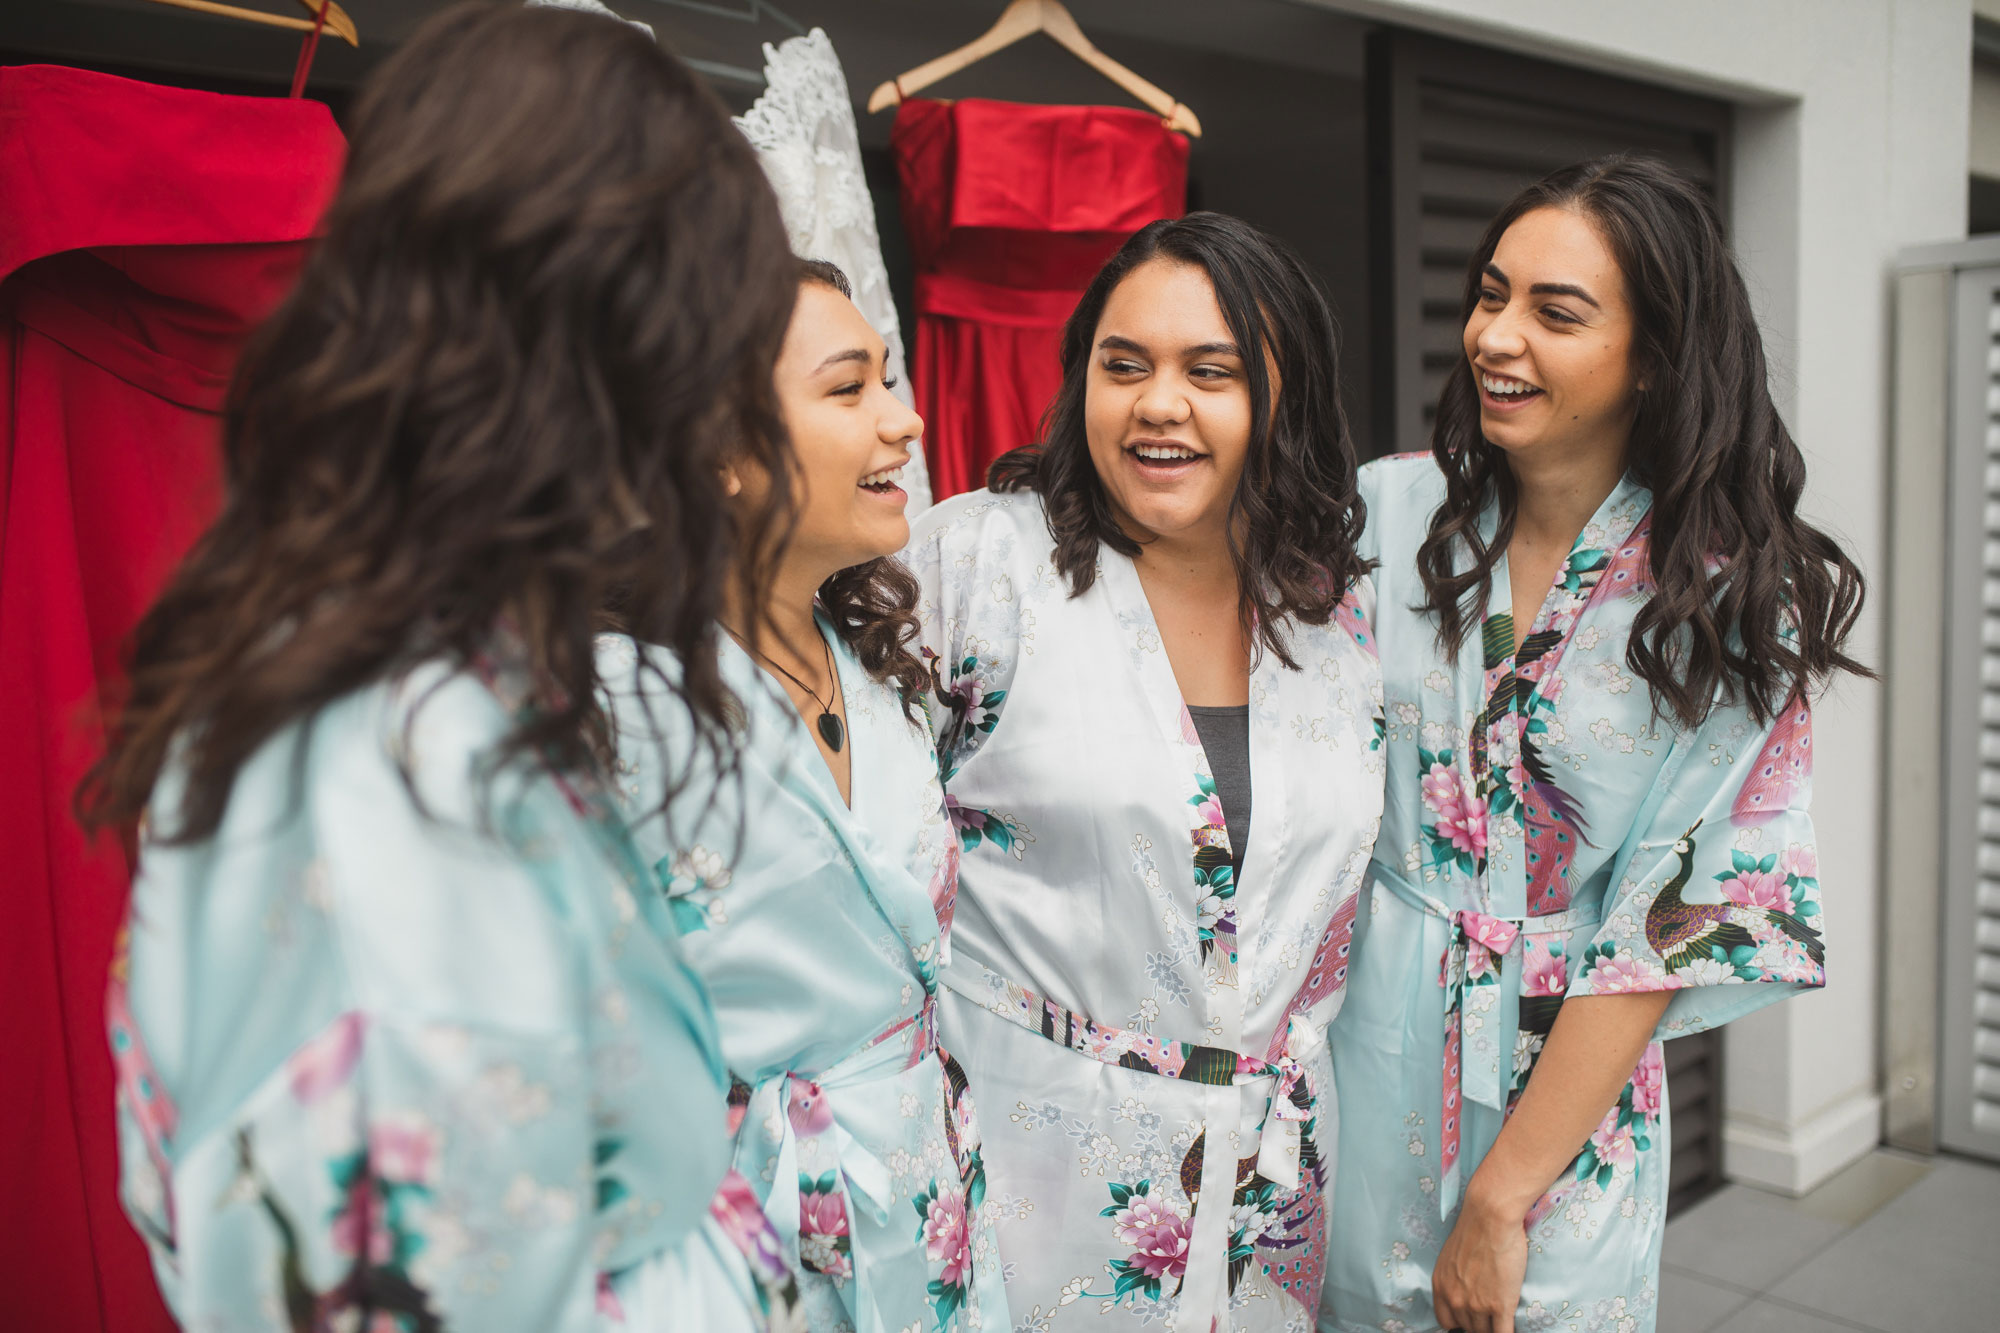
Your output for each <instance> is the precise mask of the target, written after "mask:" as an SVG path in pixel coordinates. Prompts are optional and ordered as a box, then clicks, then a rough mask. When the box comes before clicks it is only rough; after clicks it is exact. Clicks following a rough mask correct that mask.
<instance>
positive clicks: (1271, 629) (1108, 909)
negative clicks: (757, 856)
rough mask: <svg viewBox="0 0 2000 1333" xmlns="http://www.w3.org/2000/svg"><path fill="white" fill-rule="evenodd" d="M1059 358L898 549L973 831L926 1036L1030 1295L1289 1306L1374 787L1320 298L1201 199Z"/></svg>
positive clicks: (1320, 1150) (1151, 1305)
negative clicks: (1006, 447) (959, 1084)
mask: <svg viewBox="0 0 2000 1333" xmlns="http://www.w3.org/2000/svg"><path fill="white" fill-rule="evenodd" d="M1062 366H1063V383H1062V388H1061V391H1060V392H1059V394H1058V395H1057V398H1056V401H1055V404H1054V406H1053V407H1052V408H1051V410H1050V414H1049V417H1048V420H1047V423H1046V429H1045V432H1044V438H1043V442H1042V444H1041V445H1039V446H1038V447H1036V448H1034V449H1030V450H1025V451H1017V452H1016V453H1014V454H1010V455H1007V456H1005V457H1003V458H1002V459H1000V460H999V462H997V463H996V464H995V466H994V469H993V475H992V488H991V490H989V491H977V492H974V493H972V494H970V495H962V496H957V497H954V498H953V499H951V500H947V501H945V502H944V503H943V504H941V505H939V506H938V507H937V508H935V509H932V510H931V511H929V512H928V513H926V514H925V515H924V516H923V517H922V518H921V519H920V520H919V521H918V524H917V530H916V533H915V537H914V540H913V542H912V546H911V553H910V556H909V559H910V562H911V564H912V566H913V567H914V569H915V570H916V571H917V574H918V577H919V579H920V580H921V582H922V584H923V600H922V602H921V604H920V606H919V608H918V609H919V615H920V617H921V619H922V622H923V635H924V644H925V647H926V649H927V650H928V651H930V652H931V653H933V654H935V655H936V660H937V665H938V669H939V676H940V682H939V686H940V688H939V691H938V694H937V697H936V700H935V703H934V706H933V708H932V714H933V718H934V719H935V721H936V723H937V727H938V756H939V761H940V764H941V766H942V771H943V776H944V781H945V788H946V792H947V796H946V805H947V808H948V810H949V812H950V816H951V819H952V822H953V824H954V825H955V826H956V828H957V830H958V835H959V839H960V843H961V845H962V847H963V848H964V862H963V867H962V879H961V884H960V888H961V890H962V892H961V895H960V903H961V908H960V911H959V914H958V921H959V925H958V928H957V932H956V934H955V935H954V937H953V950H954V952H953V956H952V958H951V960H950V963H949V965H948V966H947V967H946V968H945V969H944V972H943V975H942V978H941V980H942V983H943V986H944V993H943V995H942V997H941V1001H940V1005H939V1013H940V1018H941V1022H942V1027H943V1031H944V1034H945V1042H946V1044H947V1045H948V1046H950V1047H951V1049H952V1050H953V1052H954V1053H955V1054H956V1055H957V1056H958V1057H959V1059H960V1060H961V1061H963V1062H964V1065H965V1068H966V1071H967V1073H968V1075H969V1076H970V1078H971V1080H972V1086H973V1088H974V1089H975V1090H976V1091H977V1094H978V1096H979V1097H980V1099H981V1105H982V1106H985V1107H988V1108H995V1109H999V1110H1002V1111H1004V1112H1006V1113H1005V1114H1002V1115H993V1116H990V1117H989V1120H988V1122H987V1133H988V1136H989V1137H988V1139H987V1145H986V1162H987V1170H988V1171H989V1173H990V1175H991V1178H992V1182H993V1193H994V1194H995V1196H996V1197H997V1198H1000V1199H1004V1200H1010V1201H1012V1206H1011V1207H1010V1208H1009V1210H1008V1211H1007V1212H1005V1213H1003V1214H1001V1216H1000V1217H999V1219H998V1221H999V1233H998V1234H999V1241H1000V1253H1001V1257H1002V1259H1003V1260H1004V1261H1005V1262H1006V1264H1007V1265H1008V1268H1009V1271H1010V1273H1011V1277H1010V1280H1009V1284H1008V1300H1009V1303H1010V1305H1011V1306H1012V1307H1013V1308H1014V1310H1016V1311H1017V1312H1018V1313H1019V1315H1020V1316H1021V1317H1022V1318H1024V1319H1026V1320H1027V1321H1029V1322H1030V1323H1034V1322H1036V1321H1038V1320H1045V1319H1046V1318H1047V1317H1048V1316H1049V1315H1050V1314H1052V1313H1053V1312H1054V1311H1055V1310H1056V1309H1057V1308H1058V1307H1059V1306H1066V1305H1073V1304H1078V1303H1080V1302H1087V1303H1088V1305H1087V1306H1085V1307H1083V1308H1080V1309H1079V1310H1078V1311H1077V1314H1078V1315H1079V1316H1081V1315H1082V1314H1083V1313H1084V1309H1088V1310H1089V1312H1090V1313H1091V1314H1092V1315H1094V1316H1095V1318H1096V1321H1097V1322H1098V1323H1102V1324H1115V1325H1121V1326H1140V1325H1147V1324H1154V1323H1157V1322H1158V1321H1160V1320H1162V1319H1165V1320H1167V1321H1169V1326H1171V1327H1175V1328H1190V1329H1208V1328H1210V1327H1212V1326H1215V1327H1229V1328H1236V1329H1254V1330H1263V1329H1270V1330H1277V1329H1287V1328H1294V1327H1297V1326H1298V1325H1299V1324H1300V1323H1301V1322H1302V1321H1304V1320H1305V1319H1306V1318H1308V1317H1309V1314H1310V1312H1311V1311H1312V1310H1313V1309H1314V1308H1315V1306H1316V1304H1317V1301H1318V1295H1319V1288H1320V1276H1321V1273H1322V1271H1323V1269H1324V1262H1325V1254H1326V1227H1325V1212H1326V1207H1327V1191H1328V1190H1329V1189H1330V1188H1331V1185H1332V1179H1331V1172H1330V1169H1329V1156H1330V1149H1331V1141H1330V1137H1329V1130H1330V1126H1327V1125H1326V1123H1325V1122H1323V1121H1322V1120H1321V1119H1320V1114H1321V1110H1322V1108H1323V1107H1325V1106H1327V1105H1328V1101H1327V1099H1328V1097H1329V1095H1330V1091H1331V1078H1332V1074H1331V1070H1330V1068H1329V1067H1328V1063H1327V1059H1326V1050H1325V1044H1324V1041H1323V1039H1322V1036H1321V1034H1322V1032H1323V1030H1324V1027H1325V1024H1326V1022H1327V1020H1328V1019H1329V1018H1330V1017H1331V1016H1332V1014H1333V1012H1334V1011H1335V1010H1337V1009H1338V1008H1339V1006H1340V1003H1341V1000H1342V995H1343V990H1342V983H1343V981H1344V979H1345V977H1346V971H1347V948H1348V937H1349V934H1350V932H1351V930H1352V928H1353V924H1354V908H1355V902H1356V894H1357V892H1358V890H1359V887H1360V871H1361V868H1362V867H1363V866H1364V865H1365V864H1366V862H1367V859H1368V852H1369V847H1370V845H1371V843H1372V842H1373V839H1374V830H1375V817H1376V814H1377V812H1378V810H1379V808H1380V804H1379V803H1380V801H1381V777H1380V768H1379V761H1378V759H1377V757H1376V754H1375V751H1374V742H1375V737H1376V729H1377V724H1378V717H1377V706H1378V697H1377V691H1378V683H1379V682H1378V675H1377V671H1376V666H1375V661H1374V658H1373V648H1372V643H1373V637H1372V634H1371V632H1370V630H1369V628H1368V616H1369V611H1370V606H1371V598H1372V593H1371V587H1370V582H1369V579H1368V577H1367V575H1366V573H1365V568H1364V566H1363V564H1362V562H1361V561H1360V560H1359V559H1358V558H1357V557H1356V555H1355V551H1354V542H1355V539H1356V534H1357V532H1358V529H1359V526H1360V522H1361V515H1362V511H1361V506H1360V504H1359V502H1358V499H1357V496H1356V494H1355V489H1354V455H1353V450H1352V445H1351V442H1350V440H1349V438H1348V434H1347V428H1346V424H1345V421H1344V419H1343V417H1342V414H1341V410H1340V404H1339V401H1338V399H1337V398H1336V397H1335V385H1336V384H1337V383H1338V375H1337V369H1338V365H1337V352H1336V347H1335V341H1334V329H1333V320H1332V316H1331V314H1330V312H1329V311H1328V309H1327V305H1326V302H1325V300H1324V298H1323V297H1322V296H1321V295H1320V293H1319V292H1318V290H1317V289H1316V287H1315V286H1314V284H1313V282H1312V280H1311V278H1310V277H1309V276H1308V275H1307V273H1306V271H1305V269H1304V267H1303V266H1302V265H1301V264H1300V262H1299V261H1298V260H1297V259H1296V258H1295V257H1294V256H1293V255H1291V254H1290V253H1289V252H1288V251H1286V250H1285V249H1283V248H1282V247H1281V246H1279V245H1277V244H1276V243H1274V242H1272V241H1271V240H1270V239H1269V238H1268V237H1265V236H1263V235H1262V234H1260V233H1259V232H1257V231H1256V230H1255V229H1254V228H1252V227H1250V226H1248V225H1247V224H1244V223H1242V222H1239V221H1237V220H1235V219H1233V218H1227V217H1222V216H1219V215H1217V214H1213V213H1196V214H1193V215H1191V216H1189V217H1186V218H1183V219H1179V220H1176V221H1170V222H1161V223H1155V224H1154V225H1152V226H1150V227H1147V228H1146V229H1145V230H1143V231H1141V232H1139V233H1138V234H1137V235H1136V236H1134V237H1133V238H1132V240H1131V241H1130V242H1128V243H1127V244H1126V246H1125V247H1124V249H1122V250H1121V251H1120V252H1119V253H1118V254H1117V255H1115V256H1114V257H1113V258H1112V259H1111V261H1110V262H1109V263H1108V264H1107V265H1106V266H1105V268H1104V269H1103V270H1102V271H1101V272H1100V273H1099V274H1098V275H1097V277H1096V279H1095V280H1094V281H1093V282H1092V283H1091V285H1090V287H1089V289H1088V290H1087V291H1086V292H1085V294H1084V296H1083V298H1082V300H1081V301H1080V302H1079V304H1078V306H1077V309H1076V311H1075V313H1074V314H1073V315H1072V316H1071V317H1070V321H1069V324H1068V325H1067V327H1066V328H1065V330H1064V333H1063V341H1062ZM1052 547H1053V550H1052V549H1051V548H1052ZM1253 791H1254V794H1255V807H1254V814H1255V818H1254V819H1253V818H1252V813H1253V811H1252V801H1251V797H1252V794H1253ZM1079 1160H1081V1164H1082V1168H1083V1169H1082V1170H1081V1171H1079V1170H1078V1164H1079Z"/></svg>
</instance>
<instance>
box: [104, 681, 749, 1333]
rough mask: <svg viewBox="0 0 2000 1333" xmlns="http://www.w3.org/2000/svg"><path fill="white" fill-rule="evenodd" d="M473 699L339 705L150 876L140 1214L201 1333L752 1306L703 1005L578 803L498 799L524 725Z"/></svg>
mask: <svg viewBox="0 0 2000 1333" xmlns="http://www.w3.org/2000/svg"><path fill="white" fill-rule="evenodd" d="M483 665H484V667H485V668H486V669H485V670H484V671H483V672H482V675H483V676H485V677H487V678H490V679H491V680H492V681H493V684H492V685H491V686H490V687H489V685H488V684H487V683H486V682H485V680H484V679H482V678H479V677H476V676H475V675H473V674H470V673H466V672H459V673H452V672H450V671H447V670H446V669H444V668H442V667H438V666H432V667H425V668H421V669H419V670H417V671H416V672H414V673H412V674H411V675H410V676H409V677H407V678H405V679H404V680H402V681H400V682H397V683H386V682H385V683H382V684H377V685H374V686H371V687H368V688H366V689H363V690H360V691H358V692H357V693H355V694H353V695H350V696H348V697H347V698H345V699H342V700H340V701H338V702H336V703H335V704H333V705H332V706H330V707H329V708H327V709H326V710H325V711H324V712H323V713H322V714H321V715H320V716H319V717H318V719H317V720H316V721H315V722H314V723H313V724H312V725H311V726H310V727H299V726H293V727H291V728H288V729H287V730H285V731H284V732H282V733H280V734H279V735H278V736H276V737H275V738H273V739H272V740H271V741H270V742H268V743H267V744H266V745H264V746H263V747H262V748H261V749H260V750H259V751H258V752H257V753H256V755H255V756H253V757H252V759H251V760H250V762H249V763H248V764H246V765H245V766H244V768H243V769H242V771H241V772H240V773H239V775H238V776H237V779H236V784H235V789H234V792H233V794H232V796H231V799H230V803H229V808H228V811H227V814H226V815H225V817H224V820H223V823H222V826H221V828H220V829H219V830H218V832H217V833H216V834H215V836H214V837H212V838H211V839H209V840H207V841H204V842H202V843H200V844H198V845H195V846H190V847H172V846H160V845H150V844H149V845H146V846H145V847H144V849H143V852H142V856H141V864H140V873H139V876H138V879H137V883H136V884H135V886H134V890H133V901H132V909H131V919H130V923H129V928H128V940H129V954H128V955H126V956H122V957H121V958H120V959H119V961H118V963H117V964H116V965H115V967H114V970H113V984H112V987H111V994H110V999H109V1018H110V1023H111V1036H112V1045H113V1056H114V1061H115V1063H116V1067H117V1071H118V1076H119V1123H120V1136H121V1156H122V1174H123V1181H122V1184H123V1192H124V1197H125V1200H126V1206H127V1209H128V1211H129V1212H130V1214H131V1217H132V1220H133V1222H134V1224H135V1225H136V1226H137V1228H138V1229H139V1231H140V1233H141V1234H142V1235H143V1236H144V1237H145V1238H146V1240H147V1242H148V1243H149V1245H150V1246H151V1249H152V1253H153V1259H154V1265H155V1270H156V1272H157V1274H158V1277H159V1281H160V1285H161V1288H162V1290H163V1292H164V1294H165V1296H166V1298H167V1301H168V1304H169V1305H170V1306H171V1307H172V1309H173V1311H174V1313H175V1315H176V1317H177V1318H178V1319H179V1320H180V1321H181V1323H182V1325H183V1326H184V1327H186V1328H189V1329H200V1330H202V1333H227V1331H229V1330H252V1329H255V1330H290V1329H293V1328H298V1329H312V1330H318V1329H323V1328H330V1327H331V1328H340V1327H346V1326H348V1325H347V1323H345V1322H343V1321H344V1320H352V1319H354V1318H355V1317H356V1312H357V1311H359V1310H360V1309H361V1308H362V1307H363V1306H364V1304H372V1307H373V1309H374V1311H375V1316H374V1318H373V1320H372V1321H371V1322H369V1323H367V1325H366V1328H367V1329H368V1331H369V1333H417V1331H418V1330H430V1329H439V1328H447V1329H454V1330H457V1329H477V1330H480V1333H507V1331H508V1330H521V1331H522V1333H530V1331H532V1333H552V1331H557V1333H569V1331H570V1330H584V1329H613V1328H620V1327H624V1328H631V1329H640V1330H651V1329H669V1328H672V1329H680V1328H687V1327H692V1326H694V1325H689V1324H687V1323H685V1322H682V1321H683V1320H684V1319H685V1318H686V1317H687V1316H688V1315H689V1314H690V1313H696V1314H699V1313H701V1312H704V1311H705V1312H708V1313H709V1314H713V1315H716V1316H718V1317H722V1316H726V1317H729V1318H747V1317H748V1314H747V1312H748V1311H749V1310H750V1309H752V1308H755V1305H754V1303H755V1302H757V1301H758V1300H759V1299H760V1297H759V1292H758V1289H757V1287H756V1286H755V1285H754V1284H753V1282H752V1280H751V1277H750V1269H749V1268H748V1267H746V1265H745V1263H744V1260H743V1258H742V1251H741V1250H740V1249H739V1248H738V1247H737V1246H736V1245H734V1244H732V1243H731V1240H730V1238H729V1237H730V1235H731V1234H735V1235H738V1236H739V1237H741V1236H743V1235H745V1234H746V1233H745V1231H744V1228H745V1226H746V1225H753V1224H754V1223H755V1222H758V1221H761V1215H756V1216H754V1217H746V1215H745V1214H744V1213H743V1211H742V1206H741V1205H742V1196H743V1194H744V1191H743V1190H742V1189H741V1187H740V1182H735V1183H733V1184H732V1185H730V1186H729V1187H728V1188H726V1189H724V1190H723V1191H722V1192H721V1193H720V1194H718V1184H719V1183H721V1182H723V1181H724V1178H725V1170H726V1167H727V1164H728V1141H727V1135H726V1111H725V1090H726V1086H727V1085H726V1082H725V1080H724V1076H723V1072H722V1066H721V1061H720V1056H719V1051H718V1046H717V1040H716V1033H715V1026H714V1020H713V1018H712V1016H711V1015H710V1012H709V1008H708V1004H707V1001H706V999H705V998H704V996H703V995H702V992H701V988H700V985H699V983H698V982H697V981H696V979H695V978H694V976H693V975H692V974H691V973H690V972H689V971H688V970H687V968H686V967H685V966H684V965H683V964H682V962H681V961H680V958H679V956H678V954H677V951H676V950H675V948H674V945H673V941H672V940H671V938H663V937H660V936H658V935H657V934H655V933H654V932H652V931H649V930H647V929H645V928H644V926H643V925H642V924H641V923H640V922H639V919H638V903H637V898H636V896H635V892H634V890H635V888H639V889H643V880H642V879H641V874H642V871H641V868H640V866H639V864H638V862H637V860H636V858H635V857H634V855H633V853H632V850H631V847H630V844H629V843H628V842H627V841H626V839H625V832H624V828H623V825H622V824H621V823H620V822H619V821H617V820H616V819H615V818H610V817H608V813H607V812H608V810H609V805H608V799H607V798H605V797H602V796H599V795H596V794H594V793H593V791H592V789H591V786H590V783H589V781H588V779H587V778H585V777H581V776H575V775H569V776H564V775H557V774H555V773H553V772H552V771H550V770H549V769H547V768H545V767H543V766H541V765H540V764H538V763H535V762H533V761H532V760H524V761H520V762H515V763H512V764H510V765H509V766H508V767H507V768H505V769H504V770H502V771H500V772H499V773H498V774H497V775H495V776H494V777H493V780H492V783H491V787H490V789H487V788H485V787H484V786H483V784H482V779H481V775H482V774H483V773H484V772H485V765H486V762H487V760H488V759H489V758H490V750H491V747H492V746H493V744H494V743H495V742H496V741H497V740H498V739H500V738H501V737H502V736H503V735H504V734H505V732H506V731H507V729H508V728H509V726H510V725H511V721H510V714H511V713H512V711H513V709H512V707H511V701H514V700H518V699H519V697H520V695H519V694H518V692H516V691H514V690H513V688H512V687H511V686H510V683H509V682H510V681H518V679H519V677H518V674H517V673H510V672H509V671H508V670H506V669H505V668H504V667H503V666H499V665H496V664H493V663H486V664H483ZM503 697H504V698H506V699H508V700H509V701H510V704H503V703H502V701H501V700H502V698H503ZM403 764H406V765H407V768H408V776H409V779H410V782H411V784H412V786H413V787H414V789H415V791H416V793H417V794H418V796H419V797H420V798H421V800H422V802H423V805H424V807H425V810H424V811H422V812H420V811H419V809H418V808H417V806H416V805H415V804H413V802H412V799H411V795H410V791H409V789H408V788H406V787H405V784H404V774H403V772H402V771H400V768H399V765H403ZM179 791H180V782H179V780H178V779H177V777H176V776H175V775H174V773H173V772H171V771H170V772H169V773H168V774H167V776H166V778H165V780H164V781H163V783H162V785H161V787H160V789H159V792H158V793H157V795H156V799H155V805H154V808H155V810H169V811H171V810H172V809H174V808H175V803H176V802H177V799H178V793H179ZM482 796H484V797H486V800H485V802H484V803H483V804H482ZM482 812H490V823H489V822H485V821H483V819H482ZM764 1239H765V1241H766V1251H767V1252H766V1253H765V1254H764V1255H763V1256H762V1257H763V1260H764V1268H763V1270H762V1271H763V1273H764V1275H765V1276H767V1277H774V1278H776V1279H777V1280H779V1281H780V1282H782V1280H783V1278H782V1270H781V1269H776V1268H774V1267H772V1266H771V1264H770V1259H771V1255H770V1254H769V1253H768V1250H769V1249H770V1248H771V1247H770V1246H769V1244H768V1242H769V1240H770V1238H769V1236H768V1233H766V1235H765V1238H764ZM364 1261H365V1265H364ZM663 1279H666V1280H667V1281H666V1285H667V1287H668V1288H670V1289H672V1290H674V1291H676V1292H680V1293H684V1294H685V1296H686V1300H685V1302H684V1303H683V1304H681V1305H671V1306H670V1305H666V1304H663V1303H661V1302H660V1301H658V1300H657V1299H656V1298H655V1297H654V1296H651V1295H649V1292H652V1291H655V1290H657V1289H659V1288H660V1285H661V1283H662V1280H663Z"/></svg>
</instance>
